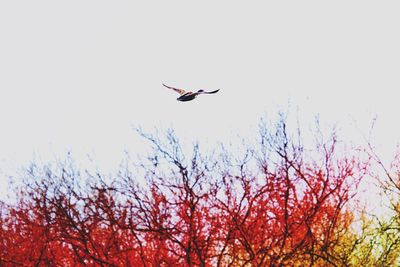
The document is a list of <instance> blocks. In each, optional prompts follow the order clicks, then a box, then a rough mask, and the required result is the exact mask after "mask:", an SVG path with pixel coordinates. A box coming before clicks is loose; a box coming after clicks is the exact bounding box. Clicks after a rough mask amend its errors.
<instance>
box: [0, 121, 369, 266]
mask: <svg viewBox="0 0 400 267" xmlns="http://www.w3.org/2000/svg"><path fill="white" fill-rule="evenodd" d="M282 129H285V127H283V128H282ZM276 136H277V137H276V138H278V139H273V140H268V141H266V142H262V143H261V150H262V151H263V153H260V155H262V156H254V158H253V159H250V157H248V155H246V157H245V158H246V160H245V162H243V164H239V165H234V164H230V165H229V164H227V163H226V160H227V159H228V158H229V159H230V158H231V157H230V156H226V157H225V158H224V159H225V161H223V160H222V161H220V162H221V164H222V162H225V165H224V166H225V167H226V168H225V169H223V167H224V166H221V165H217V164H215V163H213V162H211V164H209V163H210V162H208V161H206V160H204V159H203V158H201V156H200V153H199V152H198V151H197V149H198V147H197V146H196V147H195V150H196V151H195V153H194V155H195V156H194V157H193V158H192V160H191V162H190V163H187V162H184V161H183V159H184V157H182V155H180V154H179V153H180V150H179V149H177V147H178V146H177V145H176V144H174V142H176V139H173V140H172V141H173V142H172V147H173V149H172V150H171V151H169V150H168V149H167V148H165V149H164V148H163V147H162V146H161V144H159V143H157V141H156V140H155V139H149V140H150V141H151V142H153V143H155V147H156V148H157V149H156V151H155V153H156V155H157V156H156V157H152V163H153V164H151V166H152V167H148V168H149V169H147V170H146V173H147V175H148V177H147V180H146V181H147V184H146V186H138V185H137V181H136V180H134V179H133V178H132V176H130V175H127V176H126V177H122V178H119V179H116V180H115V181H113V183H112V186H110V185H106V184H105V183H104V182H103V181H102V180H101V177H100V176H99V180H98V181H96V180H92V181H91V184H89V185H88V186H87V188H86V189H85V188H82V187H79V186H77V185H76V183H75V182H74V181H76V180H78V179H76V178H77V177H75V176H74V175H76V173H77V172H76V171H75V172H74V171H71V172H67V171H65V169H64V168H63V171H62V175H61V176H59V177H58V176H57V175H56V174H55V173H57V172H56V171H54V173H51V175H50V174H49V170H48V169H46V175H43V176H42V177H43V179H42V180H41V181H40V183H35V182H34V180H29V179H28V183H29V185H30V187H29V189H28V193H27V194H24V195H23V197H21V199H20V202H19V204H18V205H15V206H14V207H11V206H5V205H3V206H2V212H3V213H2V216H1V220H0V223H1V227H0V240H1V243H0V265H2V266H15V265H21V266H32V265H50V266H246V265H248V266H266V265H269V266H291V265H300V264H301V263H302V264H304V263H305V262H308V265H310V266H312V265H313V264H314V263H316V262H317V261H319V260H321V259H323V261H324V262H325V263H332V262H333V261H335V259H336V258H335V256H334V253H335V246H336V245H337V244H338V243H339V242H340V240H341V238H342V235H343V231H342V229H343V228H346V227H348V226H349V224H350V223H351V220H352V216H351V214H350V213H348V212H347V211H346V205H347V203H348V202H349V199H350V198H351V197H352V196H353V192H354V190H355V187H356V186H357V182H358V181H359V179H360V178H361V177H362V175H363V169H362V168H360V166H361V165H362V164H361V163H360V162H359V161H357V159H346V158H345V157H342V158H338V157H335V153H334V149H333V148H334V145H335V144H336V140H334V142H332V143H331V147H330V148H329V149H326V147H323V148H324V149H322V150H316V151H314V152H313V153H314V154H317V155H318V156H319V157H317V158H319V159H317V160H315V159H313V157H311V156H308V155H307V154H305V153H304V152H303V149H302V148H300V147H297V146H295V145H294V144H293V143H291V142H290V140H289V139H288V137H287V135H286V134H282V133H281V134H277V135H276ZM279 138H283V139H279ZM271 143H273V144H274V146H270V148H268V147H267V146H268V145H269V144H271ZM266 149H272V150H271V151H270V152H269V153H264V152H265V150H266ZM274 153H275V154H274ZM266 155H273V156H271V157H272V158H267V156H266ZM158 159H162V160H164V161H165V162H168V163H169V164H171V166H170V169H168V168H165V167H164V169H163V168H162V167H160V164H154V160H156V161H157V160H158ZM251 160H253V161H254V162H255V163H254V162H250V161H251ZM217 162H218V161H217ZM249 162H250V163H249ZM231 163H233V162H231ZM266 163H268V164H266ZM190 164H191V168H189V167H186V165H190ZM250 164H256V165H257V164H258V166H256V167H257V169H259V170H261V171H260V172H256V171H252V172H251V171H249V169H251V168H250V167H248V166H250ZM209 165H212V166H214V167H213V168H210V167H209ZM217 166H218V168H217ZM235 166H237V167H235ZM177 167H178V169H179V171H176V168H177ZM152 168H153V169H152ZM220 173H223V177H221V175H220ZM68 175H70V177H68ZM35 176H36V177H37V176H38V174H37V173H36V174H35V175H32V177H35ZM39 176H40V175H39ZM57 177H58V178H57ZM50 178H51V179H50ZM92 178H93V177H92Z"/></svg>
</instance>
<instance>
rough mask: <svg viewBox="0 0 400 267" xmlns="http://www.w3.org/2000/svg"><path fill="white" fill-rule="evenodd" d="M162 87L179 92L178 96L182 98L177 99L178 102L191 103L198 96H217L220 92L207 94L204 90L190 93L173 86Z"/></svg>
mask: <svg viewBox="0 0 400 267" xmlns="http://www.w3.org/2000/svg"><path fill="white" fill-rule="evenodd" d="M162 85H164V86H165V87H167V88H168V89H172V90H174V91H175V92H178V94H180V95H181V96H180V97H178V98H177V100H178V101H190V100H193V99H195V98H196V96H198V95H200V94H215V93H216V92H218V91H219V89H218V90H215V91H210V92H207V91H204V90H198V91H197V92H188V91H185V90H183V89H179V88H175V87H171V86H168V85H165V84H162Z"/></svg>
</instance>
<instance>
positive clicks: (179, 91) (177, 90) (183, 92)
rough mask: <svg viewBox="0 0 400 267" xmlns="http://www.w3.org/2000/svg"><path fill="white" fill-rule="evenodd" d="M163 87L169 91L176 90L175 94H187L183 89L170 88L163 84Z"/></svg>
mask: <svg viewBox="0 0 400 267" xmlns="http://www.w3.org/2000/svg"><path fill="white" fill-rule="evenodd" d="M162 85H164V86H165V87H167V88H168V89H172V90H174V91H175V92H178V93H179V94H180V95H184V94H186V91H185V90H183V89H179V88H175V87H171V86H168V85H165V84H162Z"/></svg>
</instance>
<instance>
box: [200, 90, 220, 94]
mask: <svg viewBox="0 0 400 267" xmlns="http://www.w3.org/2000/svg"><path fill="white" fill-rule="evenodd" d="M219 90H220V89H218V90H215V91H209V92H207V91H204V92H203V93H204V94H215V93H217V92H218V91H219Z"/></svg>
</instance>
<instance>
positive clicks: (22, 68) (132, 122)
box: [0, 0, 400, 191]
mask: <svg viewBox="0 0 400 267" xmlns="http://www.w3.org/2000/svg"><path fill="white" fill-rule="evenodd" d="M399 13H400V3H399V2H398V1H379V2H378V1H340V0H339V1H207V0H205V1H196V2H195V1H176V0H171V1H98V0H96V1H76V0H69V1H40V0H39V1H27V0H21V1H1V2H0V36H1V42H0V124H1V126H0V129H1V130H0V175H1V176H0V186H1V187H2V188H3V191H4V190H6V189H4V188H6V185H7V181H6V180H7V179H6V177H7V176H8V175H10V174H12V173H13V171H14V170H16V169H18V168H20V167H21V166H23V165H24V164H26V163H28V162H29V161H30V160H32V158H35V157H39V158H42V159H44V160H47V159H52V158H56V157H62V155H63V154H65V152H66V151H71V152H72V154H73V155H74V156H75V157H76V158H77V159H78V160H79V159H82V162H84V160H83V159H84V158H85V157H87V155H88V154H91V155H93V156H94V157H95V159H96V161H97V162H98V163H99V165H102V166H116V165H117V164H118V163H119V162H120V160H121V159H122V158H123V156H124V151H125V150H128V151H136V150H140V147H141V143H140V140H139V139H137V136H135V133H134V131H133V130H132V129H133V128H134V127H137V126H142V127H143V128H144V129H148V130H149V131H151V130H152V129H154V127H157V128H160V129H163V128H167V127H172V128H174V129H175V130H176V132H177V134H178V136H179V137H181V138H182V139H185V140H189V141H190V140H195V139H197V140H199V141H200V142H204V143H213V142H215V141H216V140H218V141H227V140H230V139H231V138H233V137H234V136H235V135H240V136H243V137H246V136H252V133H254V131H256V130H257V124H258V122H259V119H260V117H263V116H264V117H265V116H266V117H268V118H269V116H270V117H276V115H277V113H278V112H279V111H280V110H291V113H292V114H295V116H296V117H297V118H299V120H300V121H302V122H303V123H304V125H305V127H306V128H307V127H308V126H309V125H310V123H312V122H313V121H314V118H315V116H319V118H320V121H321V122H322V123H323V124H324V125H327V127H328V128H329V127H330V126H333V125H336V126H337V128H338V129H339V130H340V131H341V133H342V136H344V137H345V138H348V139H349V140H351V141H356V142H357V141H360V140H361V141H362V135H363V134H364V135H366V134H367V133H368V131H369V129H370V127H371V123H372V120H373V118H375V117H376V118H377V120H376V123H375V127H374V131H373V142H374V144H375V145H376V146H377V147H378V148H379V151H380V153H381V154H382V155H389V154H390V155H391V153H392V152H393V150H394V149H395V144H397V142H398V141H399V137H400V127H398V125H397V124H398V98H397V96H398V90H399V88H400V76H399V73H400V49H399V47H400V38H399V35H398V32H399V25H400V16H399V15H398V14H399ZM161 83H166V84H168V85H171V86H175V87H180V88H185V89H187V90H198V89H205V90H215V89H221V90H220V91H219V92H218V93H217V94H215V95H202V96H200V97H199V98H198V99H196V100H195V101H192V102H188V103H181V102H178V101H176V98H177V97H178V95H176V93H175V92H173V91H170V90H168V89H166V88H164V87H162V85H161Z"/></svg>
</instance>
